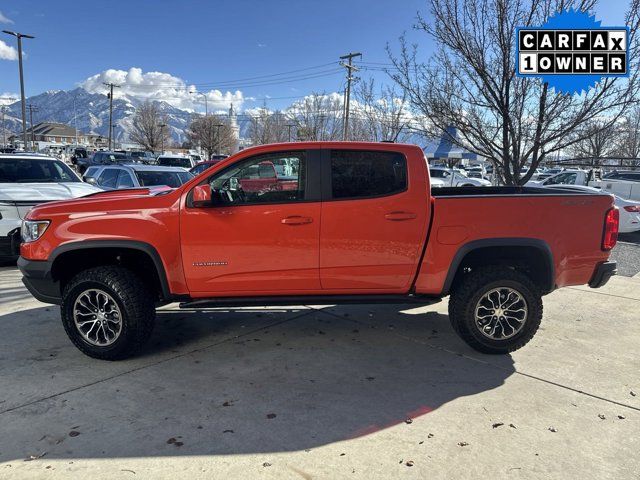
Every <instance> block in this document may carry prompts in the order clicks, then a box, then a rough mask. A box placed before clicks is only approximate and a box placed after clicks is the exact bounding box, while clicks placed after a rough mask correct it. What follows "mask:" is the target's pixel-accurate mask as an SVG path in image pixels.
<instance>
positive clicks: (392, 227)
mask: <svg viewBox="0 0 640 480" xmlns="http://www.w3.org/2000/svg"><path fill="white" fill-rule="evenodd" d="M334 152H336V151H334ZM365 153H366V152H365ZM354 155H355V154H354ZM372 155H374V156H373V157H372V156H370V157H369V158H370V159H373V160H372V165H371V169H370V172H369V173H367V172H366V171H365V170H366V168H365V169H362V168H355V169H351V170H350V171H348V172H342V177H344V178H343V179H342V180H338V182H339V183H344V182H349V181H352V182H357V184H358V185H367V188H364V189H363V191H362V192H358V191H357V189H356V191H355V192H354V193H355V194H357V195H364V193H363V192H365V191H366V192H368V193H369V195H374V194H375V193H376V192H378V191H379V190H382V191H383V192H385V193H386V195H383V196H373V197H371V198H353V199H344V200H340V199H334V200H329V201H324V202H323V204H322V228H321V235H320V279H321V283H322V288H323V289H324V290H332V291H341V290H344V291H352V290H373V291H375V290H382V291H385V292H388V293H404V292H406V291H407V290H408V288H409V287H410V285H411V283H412V281H413V278H414V276H415V273H416V269H417V265H418V262H419V259H420V255H421V253H422V247H423V244H424V240H425V238H426V229H427V222H428V218H429V208H430V207H429V204H428V201H427V195H426V194H425V192H423V191H420V190H419V189H418V188H417V187H412V186H411V185H412V184H413V185H422V186H423V185H426V167H424V166H422V165H419V164H417V163H416V162H413V163H411V162H408V164H407V168H408V177H407V178H406V181H407V183H406V184H407V185H408V188H406V189H404V190H403V191H400V192H397V193H393V192H391V193H389V190H390V189H389V188H387V187H386V186H385V185H388V184H389V183H393V182H394V180H393V178H392V176H393V171H389V172H386V170H385V169H386V168H387V167H385V164H384V158H381V157H375V154H372ZM328 160H329V159H326V160H325V162H324V163H323V166H324V165H325V164H327V165H331V166H332V170H333V175H332V181H333V184H334V185H333V186H334V188H333V189H332V190H333V193H336V192H335V186H336V180H337V179H336V169H339V168H340V166H339V165H338V164H337V163H336V154H335V153H333V152H332V158H331V161H330V162H329V161H328ZM366 160H367V155H366V154H365V155H360V156H356V157H354V158H352V159H351V160H349V155H347V156H346V157H345V156H344V155H342V161H343V162H344V163H345V164H349V163H352V162H355V163H356V164H360V163H361V164H363V165H364V164H366ZM363 162H364V163H363ZM350 168H351V167H350ZM384 172H386V173H384ZM328 174H329V172H327V171H326V168H325V175H323V179H324V178H327V176H326V175H328ZM369 174H371V175H375V176H376V178H375V179H374V178H372V177H368V175H369ZM379 176H380V178H378V177H379ZM412 178H420V181H414V182H413V183H412V182H411V181H410V180H411V179H412ZM398 186H399V187H400V186H401V184H398ZM343 187H344V185H339V188H343ZM346 188H347V189H348V188H349V187H348V186H347V187H346Z"/></svg>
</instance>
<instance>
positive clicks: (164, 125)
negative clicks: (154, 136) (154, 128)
mask: <svg viewBox="0 0 640 480" xmlns="http://www.w3.org/2000/svg"><path fill="white" fill-rule="evenodd" d="M158 126H159V127H160V140H161V141H162V155H164V129H165V128H166V126H167V124H166V123H161V124H160V125H158Z"/></svg>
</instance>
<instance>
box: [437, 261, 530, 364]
mask: <svg viewBox="0 0 640 480" xmlns="http://www.w3.org/2000/svg"><path fill="white" fill-rule="evenodd" d="M449 319H450V321H451V325H452V326H453V329H454V330H455V331H456V333H458V335H460V337H461V338H462V339H463V340H464V341H465V342H466V343H467V344H468V345H469V346H470V347H472V348H473V349H475V350H478V351H479V352H482V353H491V354H505V353H509V352H513V351H515V350H518V349H519V348H521V347H523V346H524V345H526V344H527V342H528V341H529V340H531V339H532V338H533V336H534V335H535V333H536V331H537V330H538V327H539V326H540V321H541V320H542V295H541V293H540V290H539V289H538V287H537V286H536V285H535V283H534V282H532V281H531V279H530V278H529V277H527V276H526V275H524V274H523V273H520V272H518V271H516V270H514V269H512V268H509V267H506V266H487V267H479V268H475V269H473V271H472V272H471V273H469V274H468V275H466V276H465V277H464V279H463V280H462V282H461V283H460V284H459V285H458V286H457V288H456V289H455V290H454V291H453V292H452V293H451V297H450V298H449Z"/></svg>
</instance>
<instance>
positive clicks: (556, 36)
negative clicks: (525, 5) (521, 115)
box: [516, 10, 629, 93]
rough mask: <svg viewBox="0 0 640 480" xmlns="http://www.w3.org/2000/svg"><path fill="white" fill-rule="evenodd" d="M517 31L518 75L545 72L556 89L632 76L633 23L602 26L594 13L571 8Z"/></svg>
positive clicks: (577, 90) (575, 89) (570, 89)
mask: <svg viewBox="0 0 640 480" xmlns="http://www.w3.org/2000/svg"><path fill="white" fill-rule="evenodd" d="M516 35H517V40H518V43H517V46H516V74H517V75H518V76H520V77H541V78H542V79H543V81H545V82H547V83H548V84H549V86H550V87H553V88H555V89H556V91H559V92H563V93H580V92H582V91H583V90H588V89H589V88H591V87H593V86H595V84H596V83H597V82H598V81H600V80H601V79H602V78H603V77H628V76H629V28H628V27H602V26H601V25H600V21H596V19H595V17H593V16H590V15H589V14H588V13H585V12H579V11H576V10H567V11H564V12H560V13H557V14H556V15H554V16H552V17H550V18H549V20H548V21H547V22H546V23H545V24H544V25H542V26H540V27H518V28H517V29H516Z"/></svg>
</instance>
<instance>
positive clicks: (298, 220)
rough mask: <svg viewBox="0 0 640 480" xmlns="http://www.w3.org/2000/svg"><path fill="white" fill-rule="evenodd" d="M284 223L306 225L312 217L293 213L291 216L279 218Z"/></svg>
mask: <svg viewBox="0 0 640 480" xmlns="http://www.w3.org/2000/svg"><path fill="white" fill-rule="evenodd" d="M280 221H281V222H282V223H283V224H284V225H306V224H307V223H312V222H313V218H311V217H301V216H300V215H293V216H291V217H285V218H283V219H282V220H280Z"/></svg>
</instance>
